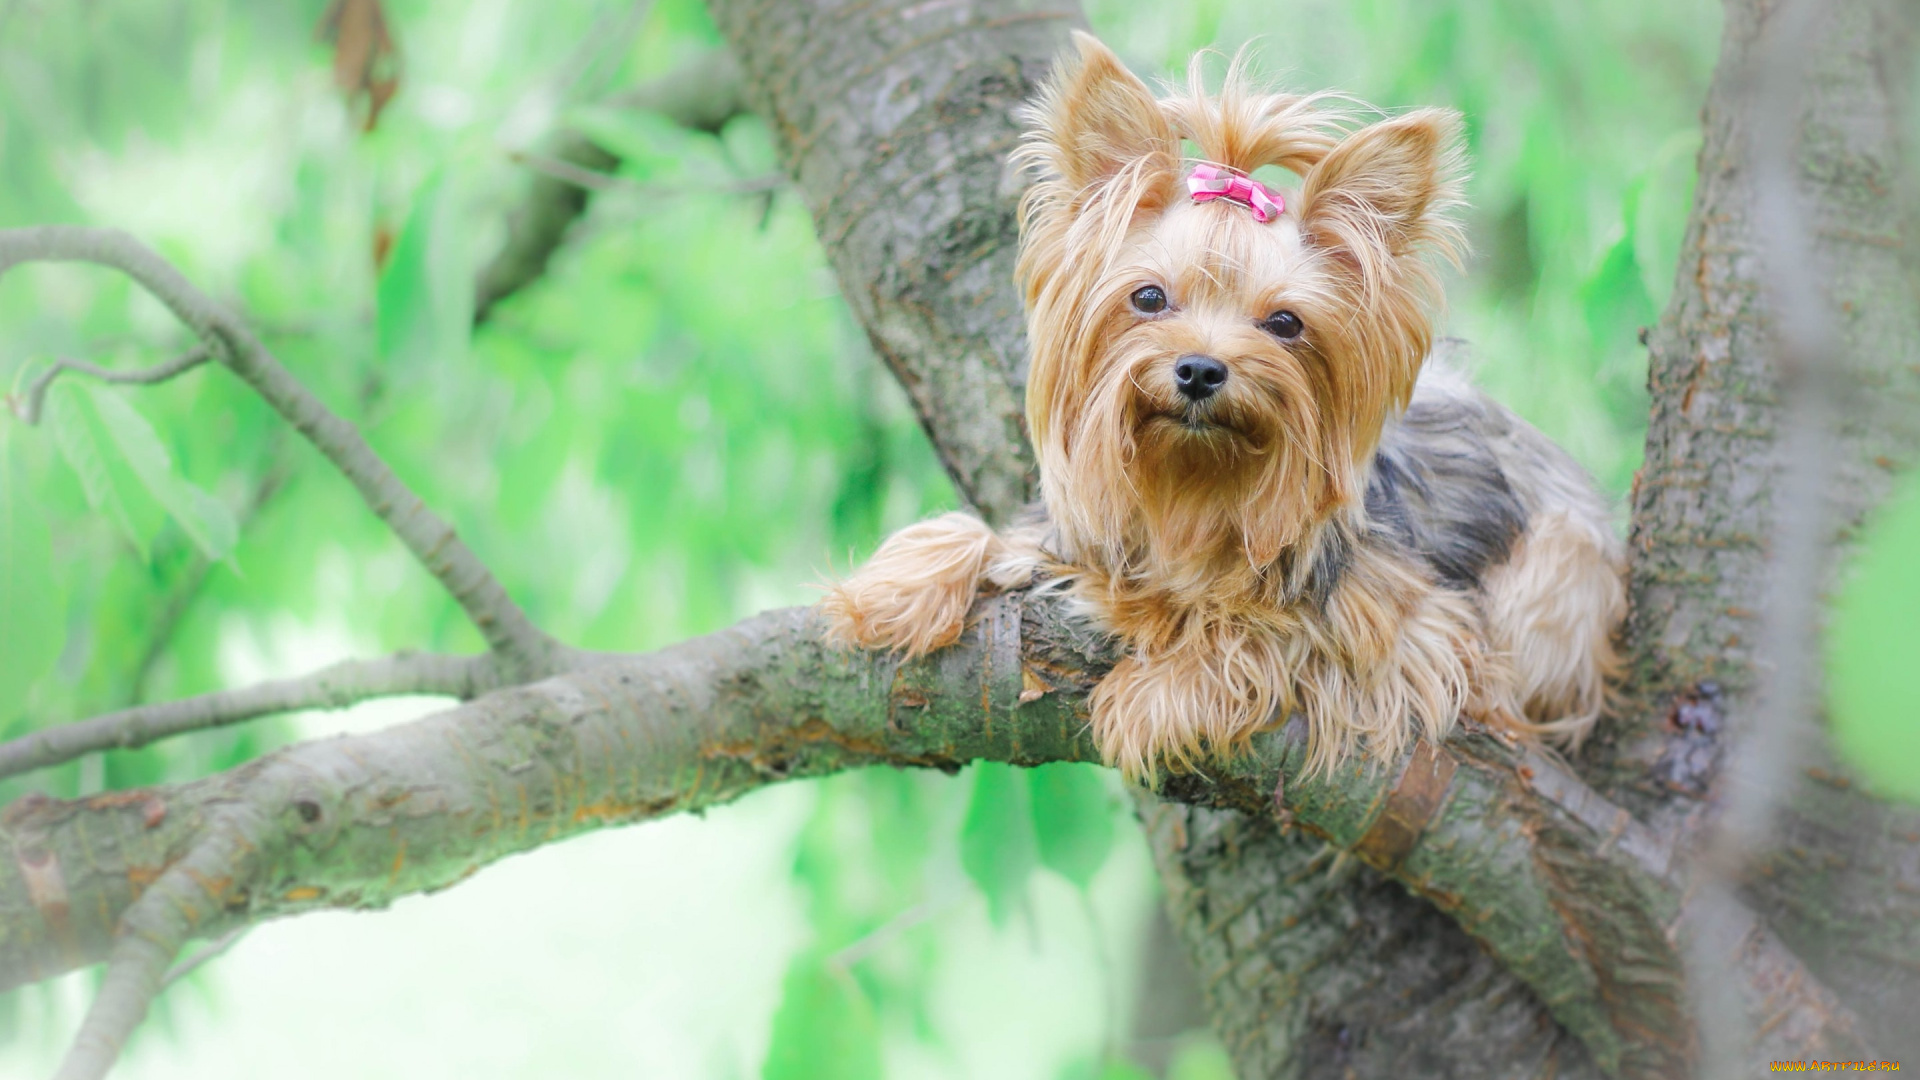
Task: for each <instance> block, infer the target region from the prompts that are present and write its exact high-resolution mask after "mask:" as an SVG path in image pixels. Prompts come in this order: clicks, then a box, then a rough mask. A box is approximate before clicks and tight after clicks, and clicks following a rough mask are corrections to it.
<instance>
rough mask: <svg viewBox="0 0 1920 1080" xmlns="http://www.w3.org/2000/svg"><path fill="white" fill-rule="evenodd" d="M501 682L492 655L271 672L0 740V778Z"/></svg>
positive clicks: (460, 694) (407, 656) (464, 694)
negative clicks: (266, 719)
mask: <svg viewBox="0 0 1920 1080" xmlns="http://www.w3.org/2000/svg"><path fill="white" fill-rule="evenodd" d="M499 685H500V664H499V662H498V661H497V660H496V659H495V658H494V657H493V656H492V655H491V654H489V655H484V656H440V655H435V654H431V653H398V654H395V655H393V656H388V657H383V658H381V659H378V660H346V661H342V662H341V663H338V664H334V665H332V666H330V667H325V668H321V669H320V670H319V671H315V672H313V673H311V674H309V675H302V676H300V677H298V678H293V679H273V680H270V681H268V682H263V683H256V684H254V685H252V686H246V687H241V688H238V689H234V690H220V691H216V692H214V693H211V694H201V695H199V696H197V697H190V698H183V699H181V700H179V701H164V702H159V703H157V704H152V705H136V706H133V707H131V708H126V709H120V710H117V711H115V712H110V713H105V714H103V715H100V716H96V717H94V718H92V719H90V720H81V721H77V722H75V723H71V724H62V725H60V726H58V727H50V728H44V729H42V730H40V731H35V732H32V733H30V734H27V735H22V736H21V737H19V738H17V739H13V740H11V741H9V742H4V743H0V780H4V779H6V778H7V777H9V776H17V775H19V774H20V773H24V772H30V771H32V770H34V769H43V768H46V767H47V766H49V765H58V764H59V763H61V762H63V761H71V760H73V759H74V758H77V757H80V756H81V755H83V754H89V753H92V752H93V751H96V750H115V749H118V750H131V749H134V748H136V747H141V746H145V745H147V744H148V743H151V742H155V741H157V740H159V739H165V738H168V737H170V736H174V735H183V734H185V733H187V732H190V731H204V730H207V729H208V728H217V727H226V726H228V725H230V724H238V723H240V722H242V721H246V720H253V719H257V718H259V717H262V716H271V715H273V714H275V713H286V712H295V711H297V710H300V709H344V708H346V707H347V706H349V705H354V704H358V703H359V702H362V701H369V700H372V699H373V698H381V697H397V696H399V695H402V694H444V695H447V696H450V697H457V698H463V699H465V698H472V697H474V696H476V695H478V694H480V693H482V692H484V691H487V690H491V689H494V688H495V687H497V686H499Z"/></svg>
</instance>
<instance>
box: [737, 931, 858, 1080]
mask: <svg viewBox="0 0 1920 1080" xmlns="http://www.w3.org/2000/svg"><path fill="white" fill-rule="evenodd" d="M880 1075H881V1068H880V1025H879V1023H878V1021H876V1020H875V1018H874V1015H873V1006H872V1005H871V1004H870V1003H869V1002H868V1001H867V998H866V995H865V994H862V993H861V992H860V986H859V984H858V983H856V982H854V980H853V977H852V976H851V975H849V974H847V972H845V971H843V970H839V969H836V968H831V967H829V966H828V965H827V963H826V961H825V959H824V958H823V957H822V956H821V955H820V954H819V953H818V952H807V953H803V954H801V955H800V956H798V957H796V958H795V959H794V961H793V963H792V964H791V965H790V966H788V968H787V977H786V980H785V981H784V982H783V983H782V985H781V992H780V1008H779V1009H778V1011H776V1012H775V1013H774V1014H773V1038H772V1040H771V1042H770V1043H769V1045H768V1046H767V1061H766V1065H765V1066H764V1067H762V1068H761V1070H760V1076H761V1078H762V1080H816V1078H818V1080H826V1078H832V1080H879V1078H880Z"/></svg>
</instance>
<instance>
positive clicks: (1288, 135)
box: [1019, 34, 1460, 569]
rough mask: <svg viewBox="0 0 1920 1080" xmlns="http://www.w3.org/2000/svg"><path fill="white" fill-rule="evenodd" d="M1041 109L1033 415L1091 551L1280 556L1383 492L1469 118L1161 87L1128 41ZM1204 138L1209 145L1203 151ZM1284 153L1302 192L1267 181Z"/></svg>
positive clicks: (1028, 234)
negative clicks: (1386, 433)
mask: <svg viewBox="0 0 1920 1080" xmlns="http://www.w3.org/2000/svg"><path fill="white" fill-rule="evenodd" d="M1075 46H1076V48H1075V49H1074V51H1073V52H1071V53H1069V54H1068V55H1067V56H1066V57H1065V58H1064V59H1063V60H1062V61H1061V63H1060V65H1059V67H1058V69H1057V70H1056V71H1055V73H1054V76H1053V78H1052V80H1051V81H1050V83H1049V84H1048V85H1047V87H1046V88H1045V89H1044V90H1043V91H1042V93H1041V95H1040V97H1039V98H1038V100H1037V101H1036V102H1035V103H1034V105H1033V106H1032V110H1031V113H1030V120H1031V130H1030V131H1029V133H1028V138H1027V142H1026V143H1025V145H1024V146H1023V148H1022V150H1021V152H1020V153H1021V155H1022V157H1023V158H1024V160H1025V161H1026V162H1027V163H1029V164H1030V165H1032V166H1034V167H1035V168H1036V171H1037V172H1038V173H1039V178H1038V180H1037V181H1036V183H1035V184H1034V185H1033V187H1032V188H1031V189H1030V190H1029V192H1028V194H1027V197H1026V201H1025V202H1024V203H1023V205H1022V208H1021V224H1022V233H1021V255H1020V270H1019V273H1020V279H1021V283H1022V285H1023V286H1024V288H1025V290H1026V298H1027V311H1028V334H1029V338H1030V341H1031V345H1032V350H1033V363H1032V369H1031V372H1030V375H1029V379H1028V384H1027V419H1028V423H1029V425H1030V427H1031V430H1032V433H1033V438H1034V442H1035V445H1036V447H1037V449H1038V451H1039V455H1040V464H1041V477H1042V487H1043V491H1044V494H1045V498H1046V500H1047V504H1048V508H1049V510H1050V512H1051V514H1052V516H1053V519H1054V521H1055V522H1056V523H1057V524H1058V526H1059V528H1060V529H1061V531H1062V536H1063V539H1064V540H1065V541H1066V544H1067V546H1068V548H1069V554H1070V556H1071V557H1079V558H1085V557H1089V556H1094V555H1096V554H1098V555H1103V556H1104V557H1105V558H1106V559H1107V560H1108V561H1109V562H1110V563H1111V564H1116V565H1121V564H1132V565H1140V566H1141V568H1142V569H1144V568H1145V566H1144V565H1142V564H1141V560H1143V559H1144V560H1146V561H1147V562H1148V563H1152V564H1158V565H1161V566H1165V565H1168V564H1170V563H1181V564H1188V565H1191V564H1194V563H1196V562H1206V561H1217V560H1221V559H1232V560H1236V561H1238V560H1240V559H1244V560H1245V561H1246V562H1247V563H1248V564H1251V565H1252V566H1253V567H1254V568H1256V569H1258V568H1262V567H1265V566H1267V565H1268V564H1270V563H1272V562H1273V561H1274V560H1275V559H1276V558H1278V557H1279V555H1280V554H1281V552H1282V551H1284V550H1285V549H1287V548H1289V547H1291V546H1292V545H1294V544H1295V543H1296V542H1297V541H1299V540H1300V539H1301V538H1302V537H1303V536H1304V535H1305V534H1307V533H1308V532H1309V531H1310V530H1311V529H1313V527H1314V526H1316V525H1318V524H1320V523H1322V522H1324V521H1325V520H1326V519H1327V518H1328V517H1330V516H1331V515H1332V514H1334V513H1335V512H1336V511H1337V510H1338V509H1339V508H1341V507H1342V506H1346V505H1349V504H1351V503H1352V502H1353V501H1354V500H1356V499H1357V498H1358V497H1359V496H1360V494H1361V491H1360V488H1361V479H1360V474H1361V469H1362V466H1363V465H1364V464H1365V462H1366V460H1367V458H1368V456H1369V455H1370V454H1371V453H1372V451H1373V449H1374V446H1375V444H1376V443H1377V441H1378V439H1379V437H1380V431H1381V428H1382V425H1383V424H1384V423H1385V421H1386V419H1387V417H1388V416H1389V415H1392V414H1393V413H1395V412H1397V411H1398V410H1400V409H1403V408H1405V406H1406V402H1407V399H1408V396H1409V395H1410V394H1411V393H1412V390H1413V384H1414V379H1415V377H1416V376H1417V374H1418V373H1419V369H1420V364H1421V361H1422V360H1423V359H1424V358H1425V356H1426V354H1427V350H1428V347H1429V345H1430V344H1431V339H1432V334H1433V312H1432V309H1433V306H1434V303H1435V302H1436V300H1437V298H1438V288H1437V284H1436V281H1435V278H1434V274H1433V271H1432V267H1431V262H1432V258H1433V257H1434V256H1436V255H1438V256H1441V257H1445V258H1456V257H1457V252H1458V249H1459V245H1460V230H1459V226H1458V225H1457V223H1456V222H1455V221H1454V220H1453V219H1452V218H1451V217H1450V216H1449V215H1450V212H1451V211H1452V209H1453V208H1454V207H1455V206H1457V205H1458V202H1459V199H1458V187H1457V180H1456V173H1457V168H1456V166H1457V160H1458V152H1457V150H1456V149H1455V145H1456V138H1457V136H1456V132H1457V129H1458V117H1457V116H1456V115H1455V114H1453V113H1451V112H1447V111H1444V110H1439V109H1421V110H1417V111H1414V112H1410V113H1407V114H1405V115H1402V116H1398V117H1394V118H1392V119H1388V120H1384V121H1380V122H1378V123H1374V124H1371V125H1369V126H1365V127H1360V128H1358V129H1357V130H1356V129H1354V128H1353V126H1352V124H1351V122H1350V120H1349V118H1348V112H1347V110H1346V109H1345V108H1343V107H1342V106H1341V103H1340V102H1339V101H1338V100H1337V99H1330V98H1327V97H1298V96H1290V95H1273V94H1258V93H1254V92H1251V91H1250V90H1249V89H1248V88H1247V87H1246V85H1245V83H1244V80H1243V78H1242V77H1241V74H1240V72H1239V70H1238V69H1239V65H1238V64H1236V65H1235V69H1234V70H1233V71H1230V72H1229V74H1228V76H1227V80H1226V85H1225V86H1224V87H1223V89H1222V90H1221V91H1220V92H1219V93H1218V94H1214V95H1209V94H1207V93H1206V92H1205V91H1204V90H1203V89H1202V87H1201V83H1200V71H1199V64H1198V62H1197V61H1196V63H1195V66H1194V69H1193V72H1192V75H1191V79H1190V85H1189V86H1188V88H1187V89H1186V91H1185V92H1183V93H1177V94H1175V95H1173V96H1171V97H1168V98H1166V99H1164V100H1159V99H1156V98H1155V97H1154V96H1153V94H1152V93H1151V92H1149V91H1148V89H1147V87H1146V86H1145V85H1144V84H1143V83H1142V82H1141V81H1140V80H1139V79H1138V78H1136V77H1135V76H1134V75H1133V74H1132V73H1131V72H1129V71H1127V69H1126V68H1125V67H1124V66H1122V65H1121V63H1120V61H1119V59H1118V58H1117V57H1115V56H1114V55H1113V53H1112V52H1110V51H1109V50H1108V49H1107V48H1106V47H1105V46H1104V45H1101V44H1100V43H1099V42H1098V41H1096V40H1094V39H1093V38H1092V37H1090V36H1087V35H1085V34H1076V35H1075ZM1183 140H1185V141H1187V142H1191V143H1192V144H1193V146H1194V147H1195V148H1196V156H1195V157H1189V156H1188V154H1187V153H1186V152H1185V151H1184V149H1183ZM1268 165H1276V166H1279V167H1280V168H1282V169H1285V170H1287V171H1289V172H1291V173H1293V174H1294V175H1295V176H1297V177H1298V178H1299V181H1300V184H1299V188H1298V189H1297V190H1287V191H1281V190H1278V189H1275V188H1269V187H1267V186H1266V185H1264V184H1261V183H1258V182H1257V181H1255V180H1253V178H1252V174H1253V173H1254V172H1255V170H1257V169H1260V168H1262V167H1263V166H1268Z"/></svg>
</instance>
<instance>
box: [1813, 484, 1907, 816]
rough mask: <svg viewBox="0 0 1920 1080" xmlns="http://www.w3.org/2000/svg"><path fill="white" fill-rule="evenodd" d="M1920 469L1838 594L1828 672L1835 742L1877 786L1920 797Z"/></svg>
mask: <svg viewBox="0 0 1920 1080" xmlns="http://www.w3.org/2000/svg"><path fill="white" fill-rule="evenodd" d="M1916 551H1920V472H1916V473H1910V474H1908V475H1907V476H1906V477H1905V479H1904V481H1903V482H1902V483H1901V485H1900V487H1899V489H1898V490H1897V491H1896V493H1895V494H1894V496H1893V498H1891V499H1889V500H1888V501H1887V503H1886V505H1885V506H1883V507H1881V508H1880V511H1879V513H1878V514H1877V515H1876V517H1875V519H1874V520H1873V521H1872V523H1871V524H1870V526H1869V527H1868V529H1867V530H1866V532H1865V533H1864V534H1863V535H1862V537H1861V545H1860V550H1859V553H1858V554H1857V555H1856V556H1855V558H1854V561H1853V565H1852V566H1851V567H1850V568H1849V570H1848V573H1847V576H1846V580H1845V584H1844V585H1843V586H1842V588H1841V590H1840V595H1839V596H1838V597H1837V598H1836V599H1835V601H1834V610H1833V622H1832V626H1831V627H1830V629H1829V630H1828V632H1827V673H1828V686H1829V691H1828V692H1829V696H1830V698H1831V701H1832V726H1833V736H1834V741H1835V743H1837V744H1838V746H1839V748H1840V752H1841V753H1842V754H1843V755H1844V756H1845V757H1846V759H1847V762H1848V763H1849V764H1850V765H1852V766H1853V768H1855V769H1857V770H1859V772H1860V775H1862V776H1864V777H1865V778H1866V779H1867V780H1868V782H1869V783H1871V784H1872V785H1873V787H1874V789H1875V790H1876V791H1879V792H1881V793H1883V794H1886V795H1892V796H1897V797H1899V798H1903V799H1906V800H1909V801H1912V802H1920V723H1916V718H1920V634H1917V633H1916V632H1915V627H1916V625H1920V559H1915V558H1914V553H1915V552H1916Z"/></svg>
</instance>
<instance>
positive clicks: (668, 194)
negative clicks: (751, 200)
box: [507, 150, 787, 199]
mask: <svg viewBox="0 0 1920 1080" xmlns="http://www.w3.org/2000/svg"><path fill="white" fill-rule="evenodd" d="M507 156H508V157H509V159H511V160H512V161H514V162H517V163H518V164H521V165H525V166H526V167H527V168H529V169H532V170H533V171H535V172H537V173H542V174H545V175H547V176H551V177H553V178H554V179H556V180H564V181H566V182H567V183H569V184H572V185H574V186H575V187H583V188H586V189H588V190H590V191H626V192H632V193H633V194H636V195H644V196H647V197H648V198H654V199H664V198H673V197H675V196H681V195H753V194H758V193H761V192H767V191H775V190H778V189H779V188H783V187H785V186H787V178H786V177H785V176H783V175H781V174H779V173H768V174H767V175H765V176H755V177H752V178H749V179H746V180H733V181H728V182H725V183H719V184H709V183H694V182H688V183H684V184H642V183H640V182H639V181H637V180H629V179H627V178H626V177H624V176H615V175H613V174H612V173H603V172H596V171H594V170H592V169H584V168H581V167H580V166H578V165H575V164H573V163H572V162H570V161H562V160H560V159H559V158H555V157H548V156H546V155H544V154H536V153H533V152H532V151H528V150H516V151H514V152H513V153H511V154H509V155H507Z"/></svg>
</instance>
